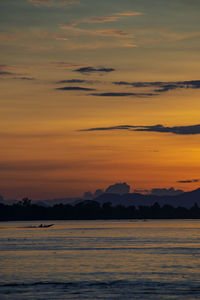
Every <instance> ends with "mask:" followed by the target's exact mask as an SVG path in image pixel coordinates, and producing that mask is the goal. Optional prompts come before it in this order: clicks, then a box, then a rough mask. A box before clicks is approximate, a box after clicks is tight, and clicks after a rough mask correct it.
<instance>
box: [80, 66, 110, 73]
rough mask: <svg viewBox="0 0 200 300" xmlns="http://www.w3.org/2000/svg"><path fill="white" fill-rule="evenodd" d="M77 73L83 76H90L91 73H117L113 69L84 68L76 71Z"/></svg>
mask: <svg viewBox="0 0 200 300" xmlns="http://www.w3.org/2000/svg"><path fill="white" fill-rule="evenodd" d="M74 71H75V72H79V73H82V74H89V73H110V72H113V71H115V69H113V68H104V67H103V68H93V67H83V68H78V69H75V70H74Z"/></svg>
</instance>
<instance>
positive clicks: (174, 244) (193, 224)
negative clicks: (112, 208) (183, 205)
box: [0, 220, 200, 300]
mask: <svg viewBox="0 0 200 300" xmlns="http://www.w3.org/2000/svg"><path fill="white" fill-rule="evenodd" d="M41 223H42V224H45V225H48V224H51V223H53V224H54V225H53V226H51V227H49V228H44V227H39V225H40V224H41ZM0 299H1V300H25V299H26V300H45V299H48V300H50V299H52V300H59V299H61V300H64V299H78V300H79V299H93V300H94V299H109V300H112V299H123V300H124V299H142V300H145V299H153V300H156V299H159V300H161V299H179V300H180V299H181V300H184V299H187V300H190V299H191V300H192V299H200V220H115V221H103V220H102V221H50V222H49V221H31V222H2V223H0Z"/></svg>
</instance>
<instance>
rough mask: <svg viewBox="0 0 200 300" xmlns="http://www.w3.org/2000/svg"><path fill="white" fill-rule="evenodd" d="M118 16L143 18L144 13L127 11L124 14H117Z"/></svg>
mask: <svg viewBox="0 0 200 300" xmlns="http://www.w3.org/2000/svg"><path fill="white" fill-rule="evenodd" d="M116 15H118V16H126V17H130V16H141V15H144V13H143V12H140V11H126V12H122V13H117V14H116Z"/></svg>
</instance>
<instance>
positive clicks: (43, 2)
mask: <svg viewBox="0 0 200 300" xmlns="http://www.w3.org/2000/svg"><path fill="white" fill-rule="evenodd" d="M28 2H30V3H32V4H33V5H34V6H58V7H59V6H61V7H62V6H72V5H77V4H80V1H64V0H28Z"/></svg>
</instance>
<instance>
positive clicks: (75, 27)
mask: <svg viewBox="0 0 200 300" xmlns="http://www.w3.org/2000/svg"><path fill="white" fill-rule="evenodd" d="M143 14H144V13H142V12H136V11H128V12H119V13H115V14H112V15H105V16H94V17H90V18H83V19H80V20H77V21H73V22H69V23H66V24H61V25H60V28H61V29H62V30H65V31H66V32H67V36H68V38H70V37H79V36H83V35H85V36H88V37H92V38H93V39H94V38H95V37H96V38H98V37H102V38H103V37H104V39H106V41H103V40H99V39H96V40H95V41H93V42H92V43H87V44H84V43H82V42H79V41H78V42H74V41H73V43H71V44H70V43H69V44H68V48H69V49H70V50H80V49H99V48H116V47H136V43H135V36H134V35H133V34H132V33H130V32H126V31H124V30H121V29H115V28H104V29H94V28H92V29H88V28H87V29H86V28H83V26H82V24H93V23H97V24H98V23H109V22H116V21H118V20H120V19H122V18H127V17H131V16H139V15H143ZM108 37H109V38H110V40H108ZM115 40H117V42H115Z"/></svg>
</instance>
